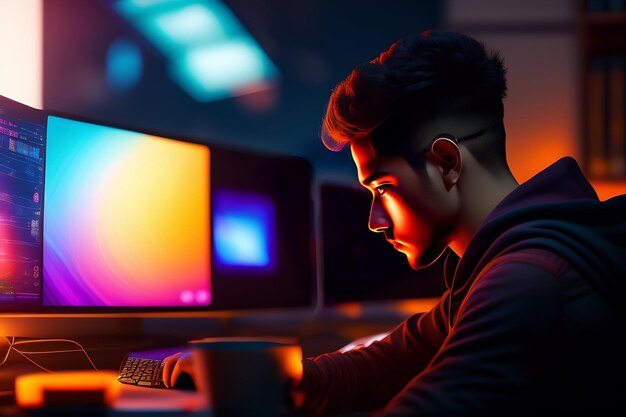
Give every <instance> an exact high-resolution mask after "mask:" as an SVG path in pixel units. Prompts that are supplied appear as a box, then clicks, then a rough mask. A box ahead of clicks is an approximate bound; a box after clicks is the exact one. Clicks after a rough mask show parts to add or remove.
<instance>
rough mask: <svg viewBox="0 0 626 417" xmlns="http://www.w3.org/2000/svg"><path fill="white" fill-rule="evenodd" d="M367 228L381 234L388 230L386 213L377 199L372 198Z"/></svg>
mask: <svg viewBox="0 0 626 417" xmlns="http://www.w3.org/2000/svg"><path fill="white" fill-rule="evenodd" d="M368 225H369V228H370V230H371V231H372V232H378V233H380V232H383V231H385V230H386V229H389V218H388V217H387V211H386V210H385V208H384V207H383V205H382V204H381V202H380V200H379V199H378V198H374V200H373V201H372V207H370V218H369V224H368Z"/></svg>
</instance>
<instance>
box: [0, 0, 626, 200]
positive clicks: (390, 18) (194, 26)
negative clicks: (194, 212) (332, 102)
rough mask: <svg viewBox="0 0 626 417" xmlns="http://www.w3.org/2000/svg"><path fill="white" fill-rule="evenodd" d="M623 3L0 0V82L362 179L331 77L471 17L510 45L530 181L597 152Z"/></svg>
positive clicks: (96, 112)
mask: <svg viewBox="0 0 626 417" xmlns="http://www.w3.org/2000/svg"><path fill="white" fill-rule="evenodd" d="M621 7H623V1H619V0H586V1H579V0H554V1H550V2H545V1H541V0H529V1H523V2H522V1H516V0H505V1H496V0H441V1H437V0H421V1H402V0H392V1H389V2H385V3H382V2H379V1H375V0H359V1H356V0H344V1H339V2H337V1H331V0H314V1H313V0H311V1H298V2H294V1H288V0H266V1H263V2H257V1H252V0H45V1H43V0H20V1H15V0H0V9H1V10H2V13H1V16H0V21H1V23H2V24H1V25H0V26H1V28H0V46H1V47H2V51H3V56H4V57H5V62H4V64H3V65H2V66H1V68H0V94H2V95H5V96H8V97H10V98H14V99H16V100H18V101H22V102H25V103H26V104H30V105H32V106H34V107H38V108H45V109H52V110H56V111H62V112H67V113H70V114H74V115H77V116H83V117H88V118H92V119H95V120H101V121H103V122H110V123H114V124H121V125H126V126H130V127H136V128H138V129H149V130H154V131H159V132H162V133H163V134H165V135H170V136H184V137H190V138H194V139H196V140H200V141H206V142H213V143H224V144H228V145H229V146H237V147H244V148H246V149H262V150H268V151H272V152H278V153H286V154H293V155H299V156H303V157H306V158H307V159H309V160H310V161H311V162H312V164H313V165H314V174H315V177H316V179H317V180H325V179H330V180H331V181H337V182H343V183H350V184H356V178H355V173H354V168H353V166H352V162H351V160H350V158H349V155H348V154H347V153H346V152H341V153H339V154H334V153H332V152H329V151H327V150H326V149H325V148H324V147H323V145H322V144H321V141H320V140H319V130H320V122H321V119H322V116H323V113H324V109H325V106H326V102H327V99H328V97H329V94H330V92H331V90H332V89H333V87H334V86H335V85H336V84H337V83H338V82H339V81H341V80H342V79H343V78H345V77H346V75H347V74H348V73H349V72H350V70H351V69H352V68H353V67H354V65H356V64H357V63H360V62H363V61H367V60H370V59H372V58H373V57H375V56H376V55H377V54H378V53H380V52H381V51H382V50H384V49H386V48H387V47H388V46H389V45H390V44H391V43H392V42H393V41H395V40H396V39H398V38H399V37H402V36H405V35H408V34H411V33H416V32H421V31H424V30H427V29H445V30H458V31H461V32H465V33H467V34H470V35H472V36H474V37H476V38H478V39H479V40H482V41H484V42H485V44H486V45H487V46H488V47H490V48H492V49H494V50H497V51H499V52H500V53H501V55H502V56H503V58H504V62H505V65H506V67H507V68H508V83H509V94H508V97H507V99H506V103H505V105H506V114H505V119H506V125H507V132H508V153H509V157H510V159H511V168H512V169H513V173H514V174H515V176H516V177H517V178H518V180H520V181H523V180H525V179H527V178H529V177H530V176H532V175H533V174H535V173H536V172H538V171H539V170H540V169H542V168H543V167H545V166H546V165H547V164H549V163H551V162H553V161H555V160H556V159H558V158H559V157H561V156H563V155H570V156H573V157H575V158H576V159H578V160H579V161H580V162H581V164H587V162H588V161H586V160H585V156H586V154H588V153H589V149H588V148H589V147H588V146H587V145H585V143H584V141H585V134H584V132H585V129H586V127H585V126H586V125H585V119H586V116H585V114H586V113H585V108H584V103H585V102H587V100H586V99H585V97H586V94H587V93H588V92H587V83H586V79H585V76H586V74H585V69H586V67H587V66H588V62H587V61H588V58H589V57H590V56H593V55H594V54H595V55H597V53H598V51H600V53H602V52H607V51H606V50H607V48H608V50H609V52H611V48H612V49H614V50H617V51H618V52H619V51H621V54H622V61H621V65H622V81H621V82H622V90H623V43H624V41H623V40H622V41H621V45H620V41H619V38H620V37H621V38H624V37H626V36H622V35H624V26H625V25H626V24H625V20H624V18H623V11H621V12H619V10H618V11H617V13H614V16H607V15H609V14H610V11H611V10H613V9H619V8H621ZM607 33H608V34H609V36H608V37H607ZM611 33H616V35H615V36H613V37H611V36H610V35H611ZM607 38H609V39H608V40H607ZM594 39H595V40H597V41H598V42H595V43H594ZM616 39H617V40H616ZM611 42H612V43H611ZM615 44H617V45H615ZM607 45H608V46H607ZM220 54H221V55H220ZM212 60H213V61H212ZM216 61H218V62H220V63H221V64H220V65H221V67H219V68H217V69H215V65H213V64H212V62H216ZM618 64H619V62H618ZM209 68H210V70H209ZM211 77H212V78H211ZM216 80H217V81H216ZM217 84H220V85H221V86H222V87H216V85H217ZM224 86H226V87H224ZM601 88H602V87H601V86H600V87H597V88H596V89H601ZM622 100H623V93H622ZM622 112H623V103H622ZM620 118H621V120H622V125H621V126H622V127H621V129H622V133H621V135H622V136H623V119H624V114H623V113H622V114H621V115H620ZM618 129H619V126H618ZM618 133H619V132H618ZM605 136H608V135H605ZM622 142H623V140H622ZM619 158H620V159H621V160H622V161H623V160H624V152H623V149H622V151H621V153H620V154H619ZM596 165H598V164H596ZM595 174H597V175H595ZM595 174H594V176H595V177H597V178H595V179H594V184H595V185H597V189H598V191H599V193H600V194H601V196H602V197H608V196H610V195H613V194H616V193H618V192H621V191H623V190H624V189H626V186H625V185H624V182H623V181H621V180H623V177H624V175H625V172H624V171H623V169H622V168H619V167H618V169H616V170H615V172H613V174H611V175H607V172H606V170H604V171H603V170H602V169H601V168H600V169H599V170H597V173H595Z"/></svg>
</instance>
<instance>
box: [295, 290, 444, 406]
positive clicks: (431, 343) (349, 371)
mask: <svg viewBox="0 0 626 417" xmlns="http://www.w3.org/2000/svg"><path fill="white" fill-rule="evenodd" d="M448 297H449V293H448V292H446V293H444V295H443V296H442V298H441V300H440V302H439V303H438V304H437V305H435V306H434V307H433V308H432V309H431V310H430V311H429V312H426V313H420V314H416V315H414V316H412V317H410V318H409V319H407V320H405V321H404V322H403V323H402V324H400V325H399V326H398V327H396V328H395V329H394V330H393V331H392V332H391V333H389V335H387V336H386V337H385V338H384V339H382V340H380V341H377V342H374V343H372V344H371V345H369V346H368V347H365V348H361V349H356V350H352V351H348V352H345V353H340V352H333V353H329V354H324V355H320V356H317V357H314V358H308V359H305V360H304V361H303V366H304V375H303V379H302V382H301V383H300V385H299V387H298V389H299V390H300V391H301V392H303V393H304V403H303V405H302V407H301V408H302V410H303V411H305V412H308V413H312V414H321V413H325V414H330V413H341V412H348V411H349V412H353V411H362V410H375V409H379V408H381V407H383V406H384V405H385V404H386V403H387V402H388V401H389V400H390V399H391V398H393V396H394V395H396V394H397V393H398V392H399V391H400V390H401V389H402V387H404V386H405V385H406V383H407V382H409V381H410V380H411V378H413V376H415V375H416V374H417V373H419V372H420V371H422V370H423V369H424V368H425V367H426V366H427V365H428V363H429V362H430V361H431V360H432V358H433V356H434V355H435V354H436V352H437V351H438V350H439V348H440V347H441V344H442V343H443V341H444V339H445V337H446V334H447V332H448V324H447V323H448V319H447V315H446V311H447V308H446V306H447V303H448Z"/></svg>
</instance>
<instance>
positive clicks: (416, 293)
mask: <svg viewBox="0 0 626 417" xmlns="http://www.w3.org/2000/svg"><path fill="white" fill-rule="evenodd" d="M317 193H318V197H319V202H318V208H319V222H318V223H319V225H318V229H319V236H320V256H321V262H320V263H321V275H322V282H323V285H322V290H321V293H322V299H323V304H324V305H325V306H334V305H338V304H343V303H352V302H360V303H362V302H365V303H373V302H387V301H395V300H407V299H416V298H436V297H440V296H441V295H442V294H443V292H444V291H445V282H444V279H443V266H444V260H445V256H442V257H441V258H439V260H438V261H437V262H435V264H433V265H431V266H430V267H428V268H425V269H422V270H414V269H412V268H411V267H410V266H409V264H408V262H407V259H406V256H405V255H404V254H402V253H399V252H397V251H396V250H394V249H393V247H392V246H391V245H389V243H388V242H387V241H386V240H385V239H384V236H382V234H380V233H372V231H371V230H369V228H368V220H369V209H370V206H371V198H372V196H371V194H370V193H369V192H368V191H366V190H365V189H363V188H362V187H360V186H352V185H348V184H336V183H332V182H322V183H320V184H319V185H318V188H317Z"/></svg>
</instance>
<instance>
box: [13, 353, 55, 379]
mask: <svg viewBox="0 0 626 417" xmlns="http://www.w3.org/2000/svg"><path fill="white" fill-rule="evenodd" d="M13 350H15V351H16V352H17V353H19V354H20V355H22V356H23V357H24V358H25V359H26V360H27V361H28V362H30V363H32V364H33V365H35V366H36V367H37V368H40V369H43V370H44V371H46V372H48V373H49V374H51V373H52V371H51V370H50V369H48V368H44V367H43V366H41V365H39V364H38V363H37V362H35V361H34V360H32V359H31V358H29V357H28V356H26V355H24V354H23V353H22V352H20V351H19V350H17V349H13Z"/></svg>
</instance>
